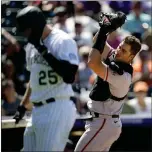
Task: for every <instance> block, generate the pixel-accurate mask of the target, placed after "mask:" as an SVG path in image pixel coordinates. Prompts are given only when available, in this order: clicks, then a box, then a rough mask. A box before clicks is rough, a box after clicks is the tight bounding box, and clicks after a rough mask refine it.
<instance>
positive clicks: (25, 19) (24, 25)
mask: <svg viewBox="0 0 152 152" xmlns="http://www.w3.org/2000/svg"><path fill="white" fill-rule="evenodd" d="M16 22H17V31H19V32H25V30H26V29H28V28H30V29H31V33H30V35H29V37H28V41H29V42H31V43H32V44H37V43H39V42H40V38H41V36H42V32H43V29H44V27H45V25H46V19H45V17H44V15H43V13H42V11H41V10H40V9H39V8H38V7H35V6H27V7H25V8H23V9H22V10H21V11H19V12H18V13H17V16H16Z"/></svg>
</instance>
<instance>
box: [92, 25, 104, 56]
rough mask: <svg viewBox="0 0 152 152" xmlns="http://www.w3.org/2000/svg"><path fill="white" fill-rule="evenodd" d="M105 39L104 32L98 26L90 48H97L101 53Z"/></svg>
mask: <svg viewBox="0 0 152 152" xmlns="http://www.w3.org/2000/svg"><path fill="white" fill-rule="evenodd" d="M106 40H107V35H106V33H105V32H104V31H103V30H102V29H101V28H100V30H99V32H98V35H97V38H96V40H95V43H94V44H93V46H92V48H94V49H97V50H98V51H99V52H100V53H101V54H102V52H103V50H104V46H105V43H106Z"/></svg>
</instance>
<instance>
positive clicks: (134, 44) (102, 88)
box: [75, 12, 141, 152]
mask: <svg viewBox="0 0 152 152" xmlns="http://www.w3.org/2000/svg"><path fill="white" fill-rule="evenodd" d="M125 20H126V15H125V14H124V13H123V12H116V13H103V12H102V13H101V15H100V18H99V25H100V29H99V31H98V32H97V34H96V35H95V38H94V44H93V46H92V49H91V51H90V54H89V58H88V66H89V67H90V68H91V69H92V70H93V71H94V72H95V73H96V74H97V79H96V81H95V83H94V85H93V88H92V90H91V92H90V94H89V96H90V99H91V100H89V101H88V103H87V106H88V109H89V110H90V114H91V116H92V118H91V119H88V121H87V122H86V126H85V128H86V131H85V132H84V134H83V135H82V136H81V138H80V139H79V141H78V143H77V145H76V148H75V151H81V152H83V151H102V152H104V151H109V149H110V147H111V145H112V144H113V143H114V142H115V141H116V140H117V139H118V138H119V136H120V133H121V125H122V124H121V120H120V118H119V115H120V113H121V111H122V108H123V105H124V101H125V100H124V98H125V97H126V94H127V93H128V90H129V88H130V85H131V82H132V73H133V68H132V66H131V65H130V63H131V62H132V60H133V58H134V57H135V55H136V54H137V53H138V52H139V51H140V48H141V44H140V41H139V40H138V39H137V38H135V37H134V36H128V37H126V38H125V39H124V40H123V41H122V42H121V43H120V44H119V46H118V48H117V49H116V50H114V49H113V48H112V47H111V46H109V44H108V43H107V42H106V40H107V36H108V35H109V34H110V33H111V32H113V31H115V30H116V29H117V28H119V27H121V26H122V25H123V24H124V23H125Z"/></svg>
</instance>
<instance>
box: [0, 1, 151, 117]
mask: <svg viewBox="0 0 152 152" xmlns="http://www.w3.org/2000/svg"><path fill="white" fill-rule="evenodd" d="M27 5H36V6H38V7H39V8H40V9H41V10H42V11H43V12H44V15H45V16H46V18H47V22H48V23H49V24H52V25H54V27H55V28H58V29H61V30H63V31H65V32H66V33H68V34H69V35H70V36H71V37H72V38H73V39H74V40H75V41H76V43H77V46H78V53H79V57H80V64H79V70H78V72H77V75H76V79H75V83H74V84H73V90H74V92H75V99H76V101H75V104H76V107H77V109H78V112H79V113H80V114H85V113H86V112H87V106H86V102H87V101H88V100H89V96H88V95H89V91H90V89H91V87H92V85H93V83H94V81H95V78H96V75H95V74H94V73H93V71H91V69H89V68H88V67H87V59H88V55H89V50H90V48H91V46H92V43H93V42H92V40H93V36H94V35H95V33H96V32H97V31H98V29H99V26H98V17H99V14H100V12H101V11H103V12H115V11H123V12H125V13H126V15H127V21H126V23H125V24H124V26H123V27H122V28H120V29H118V30H117V31H115V32H113V33H112V34H110V35H109V37H108V40H107V41H108V43H109V44H110V45H111V46H112V47H113V48H115V49H116V48H117V46H118V45H119V43H120V42H121V41H122V40H123V38H124V37H125V36H127V35H130V34H131V35H134V36H136V37H137V38H139V39H140V41H141V42H142V49H141V51H140V53H139V54H138V56H137V57H136V58H135V59H134V61H133V63H132V65H133V67H134V75H133V85H132V86H131V88H130V91H129V93H128V97H127V98H126V103H125V106H124V110H123V113H124V114H135V113H143V114H151V103H152V101H151V100H152V99H151V97H152V24H151V22H152V21H151V9H152V4H151V1H144V2H141V1H140V2H138V1H135V2H133V1H108V0H107V1H99V0H98V1H79V2H78V1H68V2H67V1H45V0H43V1H40V0H35V1H2V6H1V9H2V11H1V17H2V18H1V21H2V22H1V26H2V32H1V65H2V66H1V68H2V70H1V88H2V96H1V97H2V100H1V107H2V115H4V116H12V115H14V113H15V111H16V109H17V107H18V105H19V104H20V102H21V100H22V96H23V95H24V92H25V89H26V84H27V82H28V80H29V72H28V71H27V70H26V61H25V51H24V46H25V44H26V39H25V38H24V37H22V36H21V35H20V34H19V33H16V28H15V26H16V23H15V16H16V14H17V11H18V10H20V9H21V8H24V7H26V6H27ZM122 87H123V85H122Z"/></svg>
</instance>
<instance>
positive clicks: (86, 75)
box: [78, 46, 93, 90]
mask: <svg viewBox="0 0 152 152" xmlns="http://www.w3.org/2000/svg"><path fill="white" fill-rule="evenodd" d="M89 52H90V47H89V46H83V47H81V48H80V49H79V54H80V57H81V58H82V61H81V62H80V64H79V70H78V80H79V83H80V88H85V89H86V90H88V89H90V87H91V84H90V82H89V79H90V76H91V75H92V74H93V71H92V70H91V69H90V68H89V67H88V65H87V61H88V56H89Z"/></svg>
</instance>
